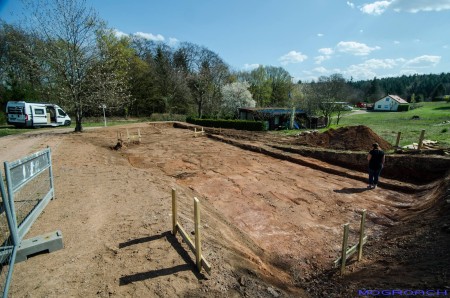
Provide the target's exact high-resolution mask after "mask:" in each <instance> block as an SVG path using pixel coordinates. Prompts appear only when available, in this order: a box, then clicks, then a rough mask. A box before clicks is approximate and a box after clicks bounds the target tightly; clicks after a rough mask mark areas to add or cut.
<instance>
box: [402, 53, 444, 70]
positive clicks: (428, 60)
mask: <svg viewBox="0 0 450 298" xmlns="http://www.w3.org/2000/svg"><path fill="white" fill-rule="evenodd" d="M439 62H441V56H431V55H422V56H419V57H416V58H413V59H411V60H408V61H406V63H405V64H404V65H403V68H410V67H413V68H424V67H434V66H436V65H437V64H438V63H439Z"/></svg>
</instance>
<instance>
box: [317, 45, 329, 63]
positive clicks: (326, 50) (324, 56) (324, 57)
mask: <svg viewBox="0 0 450 298" xmlns="http://www.w3.org/2000/svg"><path fill="white" fill-rule="evenodd" d="M318 52H319V53H321V54H322V55H319V56H316V57H315V58H314V60H315V61H316V62H315V63H316V64H321V63H322V62H323V61H326V60H329V59H331V55H332V54H333V53H334V50H333V49H332V48H321V49H319V50H318Z"/></svg>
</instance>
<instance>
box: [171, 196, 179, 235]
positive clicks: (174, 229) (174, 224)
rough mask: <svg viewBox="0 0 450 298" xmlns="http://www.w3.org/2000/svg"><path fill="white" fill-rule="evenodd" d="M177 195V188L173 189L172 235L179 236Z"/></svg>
mask: <svg viewBox="0 0 450 298" xmlns="http://www.w3.org/2000/svg"><path fill="white" fill-rule="evenodd" d="M177 212H178V210H177V194H176V191H175V188H172V234H173V235H174V236H175V235H176V234H177V221H178V215H177Z"/></svg>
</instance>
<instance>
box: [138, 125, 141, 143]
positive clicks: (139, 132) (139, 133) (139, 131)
mask: <svg viewBox="0 0 450 298" xmlns="http://www.w3.org/2000/svg"><path fill="white" fill-rule="evenodd" d="M138 138H139V143H140V142H141V130H140V129H139V128H138Z"/></svg>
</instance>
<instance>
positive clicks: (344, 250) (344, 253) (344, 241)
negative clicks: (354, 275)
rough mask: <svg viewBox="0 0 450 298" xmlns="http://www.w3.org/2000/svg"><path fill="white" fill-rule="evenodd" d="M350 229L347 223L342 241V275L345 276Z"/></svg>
mask: <svg viewBox="0 0 450 298" xmlns="http://www.w3.org/2000/svg"><path fill="white" fill-rule="evenodd" d="M348 229H349V224H348V223H346V224H345V225H344V238H343V239H342V256H341V274H344V271H345V262H346V261H347V246H348Z"/></svg>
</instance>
